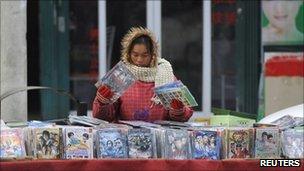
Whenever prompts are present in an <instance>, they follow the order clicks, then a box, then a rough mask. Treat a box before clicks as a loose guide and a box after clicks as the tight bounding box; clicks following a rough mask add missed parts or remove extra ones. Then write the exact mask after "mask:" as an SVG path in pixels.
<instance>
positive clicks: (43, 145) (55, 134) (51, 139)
mask: <svg viewBox="0 0 304 171" xmlns="http://www.w3.org/2000/svg"><path fill="white" fill-rule="evenodd" d="M33 132H34V137H33V138H34V146H35V148H34V156H35V157H37V158H38V159H59V158H60V154H61V142H62V140H61V128H34V129H33Z"/></svg>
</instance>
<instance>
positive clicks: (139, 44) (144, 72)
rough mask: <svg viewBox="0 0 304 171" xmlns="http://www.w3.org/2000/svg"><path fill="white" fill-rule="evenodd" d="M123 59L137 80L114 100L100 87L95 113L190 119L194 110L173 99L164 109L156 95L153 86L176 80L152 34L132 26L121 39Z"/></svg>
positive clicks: (112, 118) (126, 117) (113, 118)
mask: <svg viewBox="0 0 304 171" xmlns="http://www.w3.org/2000/svg"><path fill="white" fill-rule="evenodd" d="M121 44H122V51H121V52H122V56H121V60H122V61H123V62H124V63H125V64H126V66H127V67H128V69H129V70H130V71H131V72H132V73H133V74H134V75H135V76H136V78H137V81H136V82H135V83H134V84H133V85H132V86H131V87H129V88H128V89H127V90H126V91H125V92H124V94H123V95H122V96H121V97H120V98H119V99H118V100H117V101H116V102H114V103H110V101H109V99H110V98H111V97H112V96H113V92H112V91H111V89H110V88H109V87H107V86H105V85H102V86H100V87H99V88H98V90H97V93H96V98H95V100H94V102H93V116H94V117H97V118H100V119H103V120H108V121H116V120H144V121H149V122H151V121H155V120H174V121H183V122H184V121H187V120H188V119H189V118H190V117H191V116H192V113H193V111H192V110H191V109H190V108H189V107H186V106H184V105H183V103H182V102H180V101H179V100H176V99H174V100H172V102H171V108H170V109H169V110H167V109H165V108H164V107H163V106H162V105H161V103H160V101H159V99H157V98H155V94H154V91H153V89H154V87H156V86H160V85H163V84H166V83H170V82H172V81H174V80H175V77H174V75H173V70H172V67H171V65H170V63H169V62H168V61H166V60H165V59H162V58H159V57H158V46H157V42H156V40H155V37H154V36H153V34H152V33H151V32H150V31H149V30H148V29H144V28H142V27H139V28H131V29H130V31H129V32H128V33H127V34H126V35H125V36H124V38H123V39H122V42H121Z"/></svg>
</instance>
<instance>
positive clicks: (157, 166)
mask: <svg viewBox="0 0 304 171" xmlns="http://www.w3.org/2000/svg"><path fill="white" fill-rule="evenodd" d="M0 170H1V171H10V170H18V171H21V170H35V171H40V170H41V171H42V170H43V171H49V170H65V171H66V170H67V171H68V170H73V171H76V170H121V171H124V170H140V171H145V170H147V171H157V170H170V171H177V170H183V171H187V170H229V171H233V170H242V171H246V170H267V171H269V170H273V171H278V170H299V171H300V170H304V159H302V160H301V166H300V167H266V168H264V167H260V161H259V160H258V159H249V160H244V159H237V160H231V159H230V160H166V159H150V160H144V159H119V160H117V159H107V160H105V159H92V160H21V161H1V162H0Z"/></svg>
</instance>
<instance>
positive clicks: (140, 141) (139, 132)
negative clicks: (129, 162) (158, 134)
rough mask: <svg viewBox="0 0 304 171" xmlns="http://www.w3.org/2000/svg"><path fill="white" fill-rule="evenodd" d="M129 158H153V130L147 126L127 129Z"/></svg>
mask: <svg viewBox="0 0 304 171" xmlns="http://www.w3.org/2000/svg"><path fill="white" fill-rule="evenodd" d="M128 156H129V158H146V159H148V158H155V157H157V153H156V143H155V135H154V134H153V131H151V130H150V129H147V128H134V129H130V130H129V131H128Z"/></svg>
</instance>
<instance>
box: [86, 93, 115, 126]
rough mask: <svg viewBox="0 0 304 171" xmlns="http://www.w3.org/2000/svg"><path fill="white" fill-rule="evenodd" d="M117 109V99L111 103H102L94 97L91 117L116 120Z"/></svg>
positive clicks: (110, 120)
mask: <svg viewBox="0 0 304 171" xmlns="http://www.w3.org/2000/svg"><path fill="white" fill-rule="evenodd" d="M118 110H119V101H116V102H114V103H113V104H103V103H101V102H100V101H98V99H97V97H95V99H94V102H93V111H92V114H93V117H94V118H99V119H102V120H106V121H109V122H112V121H116V120H117V115H118V112H119V111H118Z"/></svg>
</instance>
